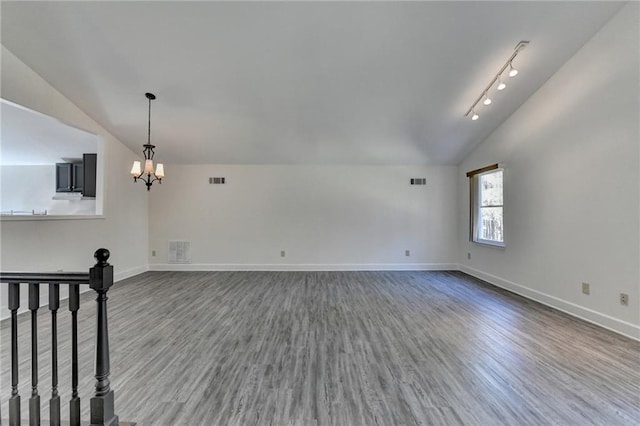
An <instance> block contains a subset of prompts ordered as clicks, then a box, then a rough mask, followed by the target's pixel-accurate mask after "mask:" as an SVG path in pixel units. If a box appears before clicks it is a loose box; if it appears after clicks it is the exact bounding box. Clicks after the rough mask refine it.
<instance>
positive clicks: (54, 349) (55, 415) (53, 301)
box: [49, 284, 60, 426]
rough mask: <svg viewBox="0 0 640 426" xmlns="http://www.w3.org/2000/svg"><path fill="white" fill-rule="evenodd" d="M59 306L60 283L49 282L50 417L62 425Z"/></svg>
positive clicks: (54, 422)
mask: <svg viewBox="0 0 640 426" xmlns="http://www.w3.org/2000/svg"><path fill="white" fill-rule="evenodd" d="M58 308H60V284H49V310H50V311H51V399H50V400H49V418H50V419H51V420H50V424H51V426H60V395H58Z"/></svg>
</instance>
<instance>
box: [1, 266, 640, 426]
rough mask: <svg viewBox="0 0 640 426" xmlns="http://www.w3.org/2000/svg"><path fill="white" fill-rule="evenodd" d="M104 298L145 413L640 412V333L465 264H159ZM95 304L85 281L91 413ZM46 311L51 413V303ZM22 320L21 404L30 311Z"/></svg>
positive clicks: (610, 416)
mask: <svg viewBox="0 0 640 426" xmlns="http://www.w3.org/2000/svg"><path fill="white" fill-rule="evenodd" d="M2 291H6V287H5V288H2ZM25 291H26V290H25ZM108 303H109V326H110V330H109V331H110V335H111V360H112V375H111V379H112V386H113V388H114V390H115V394H116V410H117V413H118V414H119V416H120V419H121V420H127V421H135V422H138V425H190V426H191V425H254V424H259V425H416V424H421V425H427V424H450V425H457V424H467V425H500V424H505V425H544V424H562V425H589V424H596V425H625V424H626V425H638V424H640V400H639V398H640V396H639V395H640V342H637V341H634V340H631V339H628V338H625V337H622V336H619V335H617V334H615V333H612V332H609V331H607V330H604V329H602V328H599V327H596V326H594V325H591V324H589V323H586V322H583V321H580V320H577V319H575V318H572V317H570V316H568V315H565V314H563V313H561V312H558V311H555V310H553V309H550V308H547V307H545V306H543V305H540V304H538V303H535V302H532V301H529V300H527V299H524V298H521V297H519V296H516V295H513V294H511V293H508V292H506V291H503V290H500V289H497V288H495V287H492V286H490V285H487V284H485V283H483V282H481V281H479V280H476V279H474V278H471V277H469V276H467V275H465V274H463V273H460V272H148V273H145V274H142V275H139V276H137V277H134V278H131V279H128V280H125V281H122V282H121V283H119V284H117V285H116V286H114V288H113V289H112V290H111V291H110V292H109V302H108ZM94 305H95V304H94V302H93V295H92V294H91V293H86V294H84V295H83V296H82V308H81V311H80V312H81V313H80V330H79V332H80V345H81V346H80V357H81V364H80V373H81V389H80V390H81V396H82V397H83V412H84V418H88V408H89V398H90V395H91V391H92V386H93V379H92V368H93V335H94V334H93V333H94V326H95V324H94V321H95V320H94V315H95V307H94ZM64 310H66V305H65V304H63V306H62V309H61V312H62V314H61V315H60V318H59V320H58V321H59V332H60V337H59V340H60V362H61V364H60V377H61V394H62V400H63V401H68V399H69V397H70V385H69V380H70V379H69V374H70V373H69V371H70V365H69V364H70V361H69V359H70V355H69V352H70V332H69V327H68V324H69V323H70V319H69V316H68V312H66V311H64ZM39 323H40V325H41V329H40V339H39V340H40V342H39V345H40V354H41V355H40V357H39V358H40V372H41V374H40V376H41V383H40V387H39V390H40V394H41V395H42V399H43V408H44V409H45V410H47V411H44V412H45V413H46V412H48V408H47V403H46V401H47V398H48V397H49V393H50V382H51V380H50V378H49V377H48V375H49V374H50V373H49V371H50V357H49V355H48V351H49V349H50V346H49V345H50V342H49V340H48V339H49V337H48V336H49V334H48V331H47V327H49V324H50V321H49V313H48V310H47V309H41V311H40V315H39ZM8 325H9V324H8V322H6V321H5V322H3V323H2V326H1V328H0V339H1V342H2V345H1V346H2V348H1V351H0V361H1V362H2V365H1V366H0V378H1V380H2V386H1V387H2V389H1V394H0V397H1V398H0V399H1V408H2V416H3V417H5V418H6V417H7V415H8V404H7V400H8V398H9V396H10V380H9V371H10V362H9V357H10V345H9V335H10V334H9V327H8ZM19 327H20V334H21V336H22V339H21V340H22V341H21V347H20V351H21V359H20V375H21V386H20V393H21V395H22V407H23V419H26V418H27V417H26V416H27V408H28V398H29V396H30V392H31V388H30V386H31V384H30V380H29V379H30V355H29V350H30V349H29V348H30V346H29V345H30V341H29V340H30V338H29V315H28V314H27V315H22V316H21V317H20V325H19ZM67 412H68V405H67V404H66V402H65V403H64V407H63V413H67ZM47 417H48V416H47V415H46V414H45V415H43V418H47Z"/></svg>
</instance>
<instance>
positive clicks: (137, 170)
mask: <svg viewBox="0 0 640 426" xmlns="http://www.w3.org/2000/svg"><path fill="white" fill-rule="evenodd" d="M145 96H146V97H147V99H149V129H148V131H147V143H146V144H144V145H142V146H143V147H144V149H143V150H142V153H143V154H144V170H142V169H141V164H140V161H134V162H133V167H131V176H133V181H134V182H137V181H138V180H140V181H142V182H144V184H145V185H147V191H149V190H150V189H151V185H153V182H155V181H158V183H162V178H163V177H164V165H163V164H162V163H158V165H157V166H156V170H155V172H154V171H153V155H154V154H155V151H154V150H153V149H154V148H155V147H156V146H155V145H151V101H152V100H154V99H155V98H156V95H154V94H153V93H145Z"/></svg>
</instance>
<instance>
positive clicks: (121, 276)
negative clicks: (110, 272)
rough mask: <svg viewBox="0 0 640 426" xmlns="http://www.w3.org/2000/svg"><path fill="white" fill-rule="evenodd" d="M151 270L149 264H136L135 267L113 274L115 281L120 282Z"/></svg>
mask: <svg viewBox="0 0 640 426" xmlns="http://www.w3.org/2000/svg"><path fill="white" fill-rule="evenodd" d="M148 270H149V265H142V266H135V267H133V268H129V269H125V270H124V271H116V273H115V274H114V276H113V281H114V282H116V283H117V282H118V281H122V280H126V279H127V278H131V277H134V276H136V275H139V274H142V273H143V272H147V271H148Z"/></svg>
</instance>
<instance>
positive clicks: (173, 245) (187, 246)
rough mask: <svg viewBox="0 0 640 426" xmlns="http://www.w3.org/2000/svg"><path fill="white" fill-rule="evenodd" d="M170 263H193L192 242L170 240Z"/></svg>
mask: <svg viewBox="0 0 640 426" xmlns="http://www.w3.org/2000/svg"><path fill="white" fill-rule="evenodd" d="M168 261H169V263H191V241H176V240H169V259H168Z"/></svg>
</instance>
